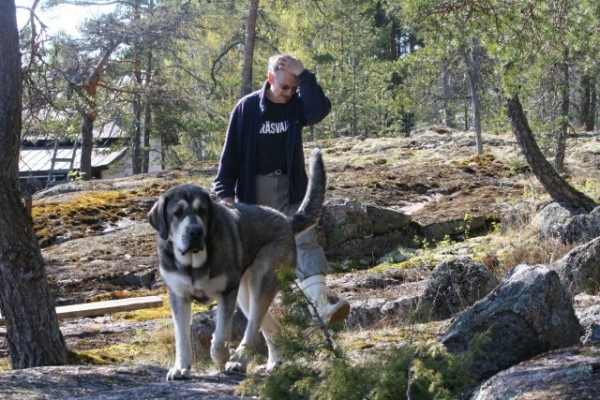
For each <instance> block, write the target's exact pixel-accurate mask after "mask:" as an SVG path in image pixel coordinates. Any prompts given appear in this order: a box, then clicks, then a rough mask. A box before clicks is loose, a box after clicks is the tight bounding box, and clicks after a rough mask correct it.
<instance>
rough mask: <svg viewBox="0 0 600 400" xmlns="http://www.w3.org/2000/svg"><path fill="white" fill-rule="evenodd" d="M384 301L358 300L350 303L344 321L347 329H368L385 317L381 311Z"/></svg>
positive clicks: (385, 301)
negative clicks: (348, 312) (350, 305)
mask: <svg viewBox="0 0 600 400" xmlns="http://www.w3.org/2000/svg"><path fill="white" fill-rule="evenodd" d="M386 303H387V300H386V299H369V300H360V301H355V302H353V303H352V308H351V310H350V315H348V318H347V319H346V325H347V326H348V327H349V328H370V327H372V326H373V325H375V324H376V323H378V322H379V321H381V320H382V318H383V317H384V316H385V315H384V314H383V313H382V312H381V309H382V308H383V306H384V305H385V304H386Z"/></svg>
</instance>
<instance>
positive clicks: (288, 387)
mask: <svg viewBox="0 0 600 400" xmlns="http://www.w3.org/2000/svg"><path fill="white" fill-rule="evenodd" d="M319 366H320V368H317V367H316V365H313V367H310V366H309V365H308V364H307V363H305V362H299V361H295V362H286V363H285V364H284V365H283V366H282V367H281V368H279V369H278V370H276V371H275V372H274V373H272V374H271V375H269V376H268V377H267V378H266V379H265V381H264V384H262V386H261V385H259V388H258V390H259V393H260V397H261V398H264V399H282V398H286V399H288V398H290V399H315V400H353V399H356V400H360V399H366V398H368V399H374V400H392V399H398V398H404V394H406V393H410V394H411V398H417V399H456V398H460V397H461V395H462V394H463V393H464V392H465V391H466V389H467V388H468V387H469V385H472V384H473V383H474V382H473V380H472V377H471V376H470V375H469V373H468V372H467V371H468V363H466V362H465V361H464V360H463V359H462V358H461V357H460V356H455V355H452V354H450V353H448V352H447V351H446V350H445V348H444V347H443V346H442V345H440V344H438V343H428V344H425V345H423V346H414V345H406V346H402V347H393V348H391V349H389V350H387V351H385V352H382V353H380V354H378V355H374V356H372V357H369V358H368V359H366V360H363V361H360V362H357V363H350V362H349V361H347V360H344V359H339V358H338V359H330V360H328V361H326V362H325V363H321V364H319Z"/></svg>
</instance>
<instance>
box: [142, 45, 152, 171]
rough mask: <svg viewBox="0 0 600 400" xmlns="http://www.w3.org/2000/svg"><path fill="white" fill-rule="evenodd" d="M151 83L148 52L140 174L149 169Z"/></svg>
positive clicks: (150, 62)
mask: <svg viewBox="0 0 600 400" xmlns="http://www.w3.org/2000/svg"><path fill="white" fill-rule="evenodd" d="M151 81H152V52H151V51H149V52H148V58H147V60H146V86H145V88H146V90H145V91H144V157H143V159H142V172H143V173H146V172H148V170H149V168H150V124H151V123H152V108H151V106H150V105H151V94H150V93H151V90H150V82H151Z"/></svg>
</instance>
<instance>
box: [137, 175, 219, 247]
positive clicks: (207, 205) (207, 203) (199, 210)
mask: <svg viewBox="0 0 600 400" xmlns="http://www.w3.org/2000/svg"><path fill="white" fill-rule="evenodd" d="M213 206H214V202H213V201H212V199H211V198H210V195H209V193H208V192H207V191H206V190H204V189H202V188H201V187H199V186H196V185H192V184H184V185H178V186H175V187H172V188H171V189H169V190H167V191H166V192H165V193H163V194H162V195H161V196H160V197H159V198H158V200H157V201H156V203H154V206H153V207H152V209H151V210H150V212H149V213H148V221H149V222H150V225H152V227H153V228H154V229H156V230H157V231H158V234H159V235H160V237H161V238H162V239H163V240H170V241H171V242H172V243H173V247H174V249H173V250H174V251H175V252H177V253H178V255H181V256H186V255H189V254H193V253H198V252H199V251H204V249H205V241H206V234H207V232H206V231H207V229H208V226H209V224H210V218H211V215H212V212H213Z"/></svg>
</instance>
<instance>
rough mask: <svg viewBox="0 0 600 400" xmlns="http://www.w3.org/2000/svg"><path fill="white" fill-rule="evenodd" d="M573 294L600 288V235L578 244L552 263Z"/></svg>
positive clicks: (588, 292) (593, 291) (590, 292)
mask: <svg viewBox="0 0 600 400" xmlns="http://www.w3.org/2000/svg"><path fill="white" fill-rule="evenodd" d="M550 268H552V269H554V270H555V271H556V272H557V273H558V276H559V277H560V280H561V282H562V283H563V285H565V287H567V288H568V289H569V292H571V295H572V296H575V295H577V294H580V293H587V294H596V293H598V289H600V237H598V238H596V239H594V240H592V241H591V242H589V243H586V244H584V245H582V246H578V247H576V248H574V249H573V250H571V251H570V252H568V253H567V254H566V255H564V256H563V257H562V258H561V259H559V260H557V261H555V262H554V263H552V264H551V265H550Z"/></svg>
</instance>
